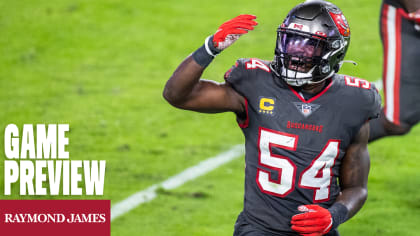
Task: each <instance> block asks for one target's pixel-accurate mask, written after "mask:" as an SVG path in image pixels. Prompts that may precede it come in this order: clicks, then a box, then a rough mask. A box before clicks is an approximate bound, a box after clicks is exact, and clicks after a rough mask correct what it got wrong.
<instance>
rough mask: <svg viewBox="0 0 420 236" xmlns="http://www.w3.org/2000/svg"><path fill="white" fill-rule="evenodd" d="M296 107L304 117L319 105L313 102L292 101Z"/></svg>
mask: <svg viewBox="0 0 420 236" xmlns="http://www.w3.org/2000/svg"><path fill="white" fill-rule="evenodd" d="M294 104H295V107H296V109H298V111H299V112H300V113H301V114H302V115H303V116H305V117H308V116H310V115H311V114H312V113H314V112H315V111H316V110H318V108H319V107H320V105H318V104H313V103H303V102H294Z"/></svg>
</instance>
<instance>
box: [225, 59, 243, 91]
mask: <svg viewBox="0 0 420 236" xmlns="http://www.w3.org/2000/svg"><path fill="white" fill-rule="evenodd" d="M245 63H246V59H242V58H241V59H238V60H237V61H236V62H235V65H233V66H232V67H231V68H230V69H229V70H228V71H226V73H225V76H224V78H225V81H226V82H227V83H229V84H230V85H231V86H232V88H233V89H234V90H235V91H236V92H238V93H239V94H241V95H242V96H245V94H246V91H247V89H248V87H249V85H248V84H247V82H248V79H247V77H248V74H247V71H246V69H245Z"/></svg>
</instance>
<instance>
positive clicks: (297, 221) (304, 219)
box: [291, 205, 333, 236]
mask: <svg viewBox="0 0 420 236" xmlns="http://www.w3.org/2000/svg"><path fill="white" fill-rule="evenodd" d="M298 210H299V211H301V212H304V213H300V214H296V215H294V216H293V217H292V221H291V223H292V230H294V231H296V232H298V233H299V234H300V235H305V236H321V235H324V234H326V233H328V232H329V231H330V230H331V228H332V225H333V222H332V217H331V213H330V211H328V210H327V209H325V208H323V207H320V206H318V205H304V206H299V208H298Z"/></svg>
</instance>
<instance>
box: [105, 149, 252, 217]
mask: <svg viewBox="0 0 420 236" xmlns="http://www.w3.org/2000/svg"><path fill="white" fill-rule="evenodd" d="M244 153H245V150H244V145H242V144H241V145H235V146H233V147H232V148H231V149H229V150H228V151H226V152H223V153H220V154H219V155H217V156H215V157H211V158H208V159H206V160H204V161H202V162H200V163H198V164H197V165H195V166H192V167H190V168H188V169H186V170H184V171H182V172H181V173H179V174H177V175H175V176H172V177H171V178H169V179H167V180H165V181H163V182H161V183H159V184H154V185H152V186H150V187H149V188H147V189H145V190H141V191H139V192H137V193H134V194H133V195H131V196H129V197H128V198H126V199H124V200H122V201H121V202H118V203H116V204H114V205H113V206H112V207H111V221H113V220H115V219H116V218H118V217H120V216H122V215H124V214H126V213H127V212H129V211H131V210H133V209H134V208H136V207H138V206H139V205H141V204H143V203H145V202H149V201H151V200H153V199H154V198H155V197H156V196H157V193H156V190H157V189H158V188H163V189H165V190H171V189H174V188H177V187H179V186H181V185H183V184H184V183H186V182H188V181H190V180H193V179H196V178H198V177H200V176H202V175H204V174H207V173H208V172H210V171H212V170H214V169H216V168H217V167H219V166H221V165H224V164H226V163H228V162H230V161H232V160H234V159H236V158H238V157H240V156H242V155H243V154H244Z"/></svg>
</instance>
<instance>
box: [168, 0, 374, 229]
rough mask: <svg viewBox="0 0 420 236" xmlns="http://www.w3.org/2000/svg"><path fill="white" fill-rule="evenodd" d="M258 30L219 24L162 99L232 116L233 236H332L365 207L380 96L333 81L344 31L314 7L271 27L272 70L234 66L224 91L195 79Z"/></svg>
mask: <svg viewBox="0 0 420 236" xmlns="http://www.w3.org/2000/svg"><path fill="white" fill-rule="evenodd" d="M256 25H257V23H256V17H255V16H253V15H240V16H238V17H235V18H233V19H232V20H229V21H227V22H225V23H224V24H222V25H221V26H220V27H219V29H218V30H217V31H216V33H215V34H214V35H211V36H209V37H208V38H207V39H206V40H205V43H204V45H203V46H202V47H201V48H199V49H198V50H196V51H195V52H194V53H192V55H190V56H188V57H187V58H186V59H185V60H184V61H183V62H182V63H181V64H180V65H179V66H178V68H177V69H176V70H175V72H174V73H173V75H172V76H171V78H170V79H169V80H168V82H167V83H166V86H165V89H164V93H163V96H164V97H165V99H166V100H167V101H168V102H169V103H170V104H172V105H173V106H175V107H178V108H181V109H187V110H193V111H198V112H207V113H214V112H226V111H231V112H234V113H235V114H236V116H237V121H238V123H239V126H240V127H241V129H242V131H243V134H244V136H245V149H246V154H245V164H246V168H245V197H244V208H243V211H242V212H241V213H240V214H239V216H238V219H237V221H236V224H235V230H234V235H235V236H244V235H248V236H256V235H311V236H314V235H338V232H337V230H336V229H337V227H338V226H339V225H340V224H341V223H343V222H345V221H346V220H347V219H349V218H350V217H352V216H353V215H354V214H356V212H357V211H359V210H360V208H361V207H362V205H363V203H364V202H365V200H366V197H367V186H366V185H367V180H368V172H369V163H370V162H369V154H368V150H367V142H368V138H369V122H368V120H370V119H372V118H376V117H377V116H378V114H379V111H380V96H379V95H378V92H377V91H376V89H375V88H374V86H373V85H372V84H370V83H369V82H367V81H365V80H363V79H359V78H355V77H351V76H345V75H339V74H336V73H337V72H338V70H339V69H340V66H341V63H342V62H343V59H344V56H345V54H346V51H347V48H348V46H349V42H350V28H349V25H348V23H347V21H346V19H345V17H344V15H343V14H342V12H341V10H340V9H339V8H338V7H336V6H335V5H333V4H332V3H329V2H326V1H316V0H315V1H308V2H305V3H302V4H300V5H298V6H296V7H295V8H293V9H292V10H291V11H290V12H289V14H288V15H287V17H286V18H285V20H284V22H283V23H282V24H281V25H280V26H279V27H278V29H277V43H276V47H275V57H274V60H273V61H263V60H259V59H256V58H252V59H239V60H238V61H237V62H236V64H235V65H234V66H233V67H232V68H231V69H229V70H228V71H227V72H226V73H225V80H226V82H225V83H217V82H214V81H209V80H204V79H200V77H201V74H202V73H203V71H204V69H205V68H206V67H207V66H208V65H209V63H210V62H211V61H212V60H213V58H214V57H215V56H216V55H217V54H218V53H220V52H221V51H222V50H224V49H226V48H227V47H228V46H230V45H231V44H232V43H234V42H235V41H236V40H237V39H238V38H239V37H240V36H241V35H244V34H246V33H247V32H248V31H250V30H253V29H254V27H255V26H256ZM338 181H339V183H338Z"/></svg>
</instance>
